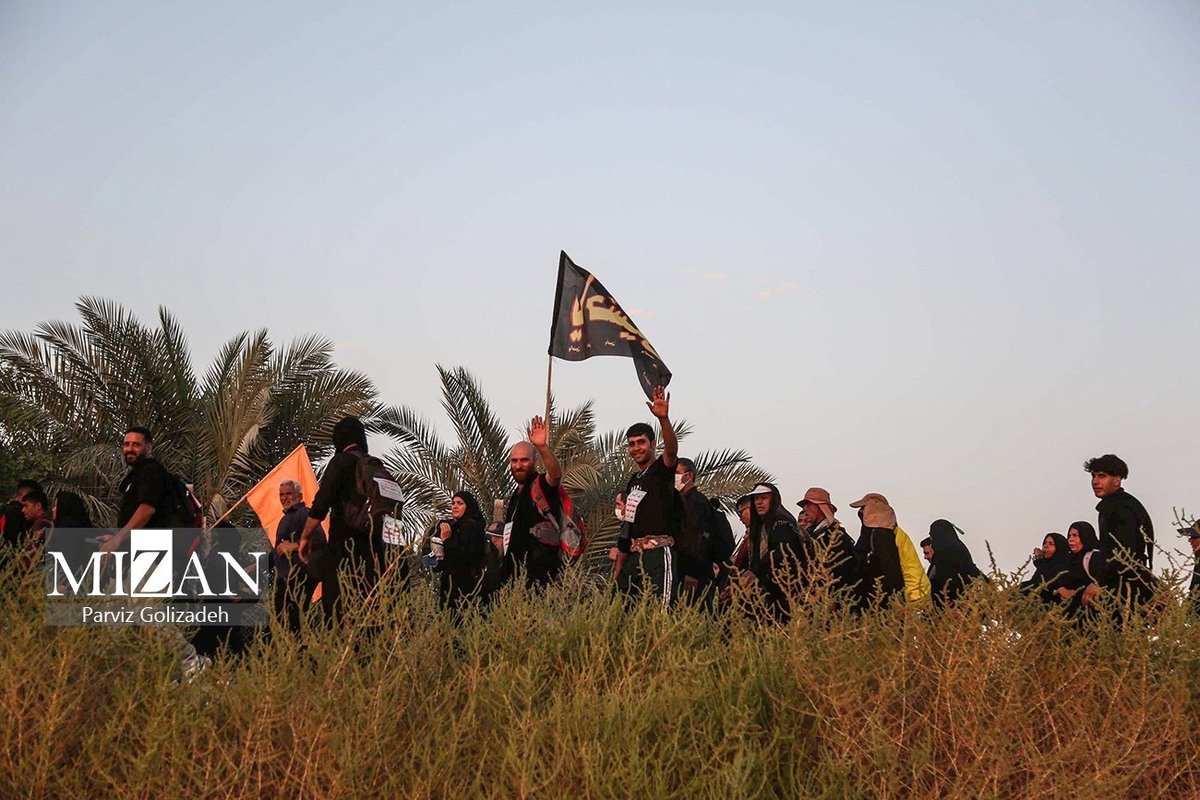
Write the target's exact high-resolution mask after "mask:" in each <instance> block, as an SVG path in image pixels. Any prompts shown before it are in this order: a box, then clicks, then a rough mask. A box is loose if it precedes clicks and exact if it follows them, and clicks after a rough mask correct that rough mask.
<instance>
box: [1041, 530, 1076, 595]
mask: <svg viewBox="0 0 1200 800" xmlns="http://www.w3.org/2000/svg"><path fill="white" fill-rule="evenodd" d="M1047 539H1051V540H1053V541H1054V555H1053V556H1051V557H1050V558H1044V557H1043V558H1035V559H1034V560H1033V568H1034V570H1035V571H1034V575H1033V578H1034V580H1035V581H1044V582H1046V583H1050V582H1052V581H1053V580H1054V579H1055V578H1057V577H1059V576H1060V575H1062V574H1063V573H1064V572H1066V571H1067V570H1069V569H1070V568H1071V556H1072V553H1071V547H1070V545H1068V544H1067V537H1065V536H1063V535H1062V534H1061V533H1047V534H1046V535H1045V536H1043V537H1042V543H1043V544H1044V543H1045V541H1046V540H1047Z"/></svg>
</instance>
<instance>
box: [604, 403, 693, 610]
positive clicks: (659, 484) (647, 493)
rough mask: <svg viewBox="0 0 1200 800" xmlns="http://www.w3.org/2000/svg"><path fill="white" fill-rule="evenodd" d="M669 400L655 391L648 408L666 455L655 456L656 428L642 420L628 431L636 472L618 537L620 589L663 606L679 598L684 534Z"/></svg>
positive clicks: (627, 488)
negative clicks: (624, 527)
mask: <svg viewBox="0 0 1200 800" xmlns="http://www.w3.org/2000/svg"><path fill="white" fill-rule="evenodd" d="M670 401H671V396H670V395H669V394H667V393H666V392H665V391H664V390H663V387H661V386H657V387H655V389H654V394H653V400H652V402H649V403H647V404H646V407H647V408H649V409H650V413H652V414H653V415H654V416H655V417H656V418H657V419H658V422H659V425H660V426H661V428H662V437H663V452H662V455H660V456H658V457H655V449H656V448H655V442H654V429H653V428H651V427H650V426H649V425H647V424H646V423H644V422H639V423H637V424H635V425H632V426H630V428H629V430H628V431H626V432H625V438H626V440H627V444H628V447H629V456H630V458H632V459H633V463H634V464H635V465H637V468H638V471H637V472H635V473H634V474H633V475H632V476H630V478H629V481H628V482H627V483H626V485H625V494H624V496H623V500H624V503H625V510H624V518H625V519H624V521H625V522H626V523H628V535H626V536H622V537H620V538H618V539H617V549H618V550H619V551H620V552H621V553H622V554H624V556H625V557H624V560H623V561H622V563H621V569H620V572H618V573H617V588H618V589H620V590H621V591H622V592H624V593H626V594H636V593H638V592H640V591H643V590H644V591H648V592H651V593H652V594H653V595H654V596H655V597H657V598H660V600H661V602H662V605H663V606H664V607H666V606H669V605H670V604H671V603H672V602H673V601H674V598H675V588H676V586H675V585H676V583H677V580H678V577H677V575H676V571H675V552H674V546H675V537H676V535H678V533H679V531H680V526H681V523H682V520H681V519H680V515H681V514H682V507H681V506H680V505H677V504H676V502H675V465H676V463H677V461H678V458H679V441H678V440H677V439H676V438H675V429H674V427H672V425H671V420H670Z"/></svg>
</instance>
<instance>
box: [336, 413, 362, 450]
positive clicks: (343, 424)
mask: <svg viewBox="0 0 1200 800" xmlns="http://www.w3.org/2000/svg"><path fill="white" fill-rule="evenodd" d="M352 444H356V445H358V447H359V449H361V450H362V451H363V452H364V453H365V452H367V430H366V428H364V427H363V424H362V420H360V419H359V418H358V417H342V418H341V419H340V420H338V423H337V424H336V425H334V426H333V447H334V449H335V450H336V451H337V452H339V453H340V452H342V451H343V450H345V449H346V448H347V447H349V446H350V445H352Z"/></svg>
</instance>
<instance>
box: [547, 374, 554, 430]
mask: <svg viewBox="0 0 1200 800" xmlns="http://www.w3.org/2000/svg"><path fill="white" fill-rule="evenodd" d="M553 375H554V356H549V357H548V358H547V359H546V432H547V433H549V431H550V379H551V377H552V376H553Z"/></svg>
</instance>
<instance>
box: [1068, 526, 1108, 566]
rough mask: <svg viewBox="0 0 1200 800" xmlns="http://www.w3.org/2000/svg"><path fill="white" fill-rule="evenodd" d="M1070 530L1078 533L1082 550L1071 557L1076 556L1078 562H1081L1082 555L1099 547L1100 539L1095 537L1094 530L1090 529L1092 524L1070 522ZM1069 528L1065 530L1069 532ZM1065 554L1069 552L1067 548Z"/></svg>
mask: <svg viewBox="0 0 1200 800" xmlns="http://www.w3.org/2000/svg"><path fill="white" fill-rule="evenodd" d="M1071 528H1074V529H1075V530H1076V531H1078V532H1079V541H1080V543H1081V544H1082V545H1083V549H1082V550H1080V551H1079V553H1078V554H1074V553H1072V555H1076V557H1077V558H1078V560H1079V561H1083V554H1084V553H1086V552H1088V551H1089V550H1095V549H1096V548H1097V547H1099V546H1100V538H1099V537H1098V536H1096V529H1095V528H1093V527H1092V523H1090V522H1083V521H1082V520H1081V521H1079V522H1072V523H1071ZM1071 528H1067V530H1068V531H1070V530H1071ZM1067 552H1070V549H1069V548H1068V550H1067Z"/></svg>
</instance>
